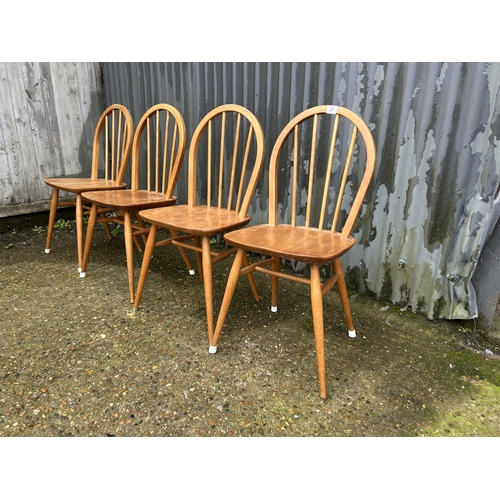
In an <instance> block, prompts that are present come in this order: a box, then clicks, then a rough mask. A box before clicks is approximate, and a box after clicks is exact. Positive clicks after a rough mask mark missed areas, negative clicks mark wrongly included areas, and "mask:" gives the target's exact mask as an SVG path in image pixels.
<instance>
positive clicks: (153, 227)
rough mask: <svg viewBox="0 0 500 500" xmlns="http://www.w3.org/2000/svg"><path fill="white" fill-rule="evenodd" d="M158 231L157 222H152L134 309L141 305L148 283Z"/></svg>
mask: <svg viewBox="0 0 500 500" xmlns="http://www.w3.org/2000/svg"><path fill="white" fill-rule="evenodd" d="M157 231H158V226H157V225H156V224H152V225H151V227H150V228H149V233H148V238H147V240H146V247H145V248H144V255H143V257H142V265H141V272H140V274H139V281H138V282H137V291H136V292H135V300H134V306H133V308H134V311H135V310H136V309H137V308H138V307H139V303H140V302H141V296H142V291H143V290H144V284H145V283H146V277H147V275H148V270H149V264H150V262H151V257H152V256H153V251H154V249H155V243H156V232H157Z"/></svg>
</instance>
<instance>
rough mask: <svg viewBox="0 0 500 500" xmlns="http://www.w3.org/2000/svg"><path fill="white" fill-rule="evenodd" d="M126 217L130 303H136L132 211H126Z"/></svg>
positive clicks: (125, 231)
mask: <svg viewBox="0 0 500 500" xmlns="http://www.w3.org/2000/svg"><path fill="white" fill-rule="evenodd" d="M123 217H124V238H125V255H126V257H127V275H128V289H129V294H130V302H131V303H132V304H133V303H134V236H133V231H132V219H131V216H130V211H129V210H126V211H125V213H124V214H123Z"/></svg>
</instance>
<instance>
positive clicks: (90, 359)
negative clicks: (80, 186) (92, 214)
mask: <svg viewBox="0 0 500 500" xmlns="http://www.w3.org/2000/svg"><path fill="white" fill-rule="evenodd" d="M47 219H48V216H47V214H40V215H39V217H38V218H37V217H36V216H24V217H19V218H15V219H14V218H11V220H3V221H2V223H3V225H2V231H1V234H0V307H1V310H2V319H1V323H0V367H1V372H0V377H1V378H2V380H1V384H0V436H311V437H312V436H325V437H326V436H339V437H340V436H497V435H499V434H500V418H499V415H500V389H499V386H500V357H499V356H498V354H499V353H500V350H499V349H498V347H499V346H498V342H497V340H496V339H497V337H496V336H495V335H492V334H491V332H485V331H481V330H480V329H479V328H478V326H477V325H476V323H475V322H474V321H468V322H453V321H441V320H440V321H429V320H427V319H425V318H423V317H421V316H418V315H416V314H414V313H412V312H411V311H408V310H407V309H406V308H405V307H404V305H403V306H402V305H394V304H386V303H380V302H377V301H376V300H374V299H373V298H370V297H367V296H361V295H356V294H354V293H353V294H351V297H350V301H351V307H352V311H353V319H354V322H355V325H356V330H357V337H356V338H355V339H351V338H349V337H348V335H347V328H346V325H345V320H344V317H343V314H342V310H341V307H340V301H339V298H338V295H337V293H336V291H332V292H329V293H328V294H327V295H325V298H324V301H325V308H324V310H325V347H326V366H327V392H328V398H327V399H326V400H322V399H320V397H319V392H318V381H317V366H316V356H315V349H314V336H313V330H312V321H311V310H310V298H309V291H308V287H307V286H305V285H302V284H300V283H295V282H288V281H283V282H282V283H280V296H279V308H278V312H277V313H272V312H271V311H270V301H271V290H270V279H269V277H267V276H265V275H257V276H256V281H257V286H258V289H259V293H260V295H261V300H260V301H259V302H255V300H254V299H253V296H252V294H251V291H250V289H249V286H248V282H247V281H246V280H244V279H242V280H240V282H239V284H238V287H237V290H236V293H235V296H234V298H233V302H232V306H231V310H230V314H229V316H228V318H227V320H226V324H225V327H224V330H223V333H222V337H221V340H220V343H219V350H218V353H217V354H215V355H212V354H209V353H208V340H207V334H206V323H205V305H204V294H203V284H202V282H201V280H200V279H199V276H198V275H195V276H190V275H189V274H188V273H187V270H186V267H185V265H184V263H183V261H182V259H181V257H180V254H179V252H178V251H177V249H175V248H173V247H164V248H158V249H157V250H155V253H154V257H153V259H152V262H151V266H150V271H149V274H148V279H147V281H146V287H145V290H144V293H143V296H142V302H141V305H140V308H139V309H138V310H137V311H136V312H133V311H132V305H131V304H130V302H129V298H128V285H127V273H126V262H125V250H124V241H123V231H122V230H121V229H120V228H117V230H116V231H115V233H116V234H115V236H114V237H113V238H112V239H111V240H108V238H107V236H106V233H105V231H104V230H103V229H99V230H97V231H96V235H95V238H94V243H93V247H92V252H91V255H90V260H89V264H88V267H87V276H86V277H85V278H83V279H82V278H80V277H79V274H78V272H77V256H76V236H75V229H74V223H72V222H71V221H70V218H68V219H64V218H61V219H60V222H59V223H58V225H57V228H56V229H55V234H54V237H53V242H52V245H51V247H52V250H51V253H49V254H46V253H45V251H44V249H45V239H46V223H47ZM141 261H142V254H141V253H139V252H138V251H136V253H135V266H136V278H137V277H138V273H139V269H140V265H141ZM193 262H194V260H193ZM229 266H230V261H226V262H220V263H217V264H215V266H214V273H213V274H214V300H215V312H216V313H217V311H218V309H219V306H220V301H221V297H222V294H223V292H224V287H225V283H226V279H227V274H228V270H229ZM493 333H495V332H493Z"/></svg>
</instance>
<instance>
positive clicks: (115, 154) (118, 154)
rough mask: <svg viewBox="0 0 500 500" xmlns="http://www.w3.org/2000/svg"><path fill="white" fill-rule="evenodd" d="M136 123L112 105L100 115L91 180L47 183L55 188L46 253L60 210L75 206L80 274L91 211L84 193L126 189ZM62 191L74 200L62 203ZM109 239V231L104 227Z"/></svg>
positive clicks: (61, 179) (56, 179) (65, 179)
mask: <svg viewBox="0 0 500 500" xmlns="http://www.w3.org/2000/svg"><path fill="white" fill-rule="evenodd" d="M133 135H134V123H133V120H132V115H131V114H130V112H129V110H128V109H127V108H126V107H125V106H122V105H121V104H112V105H111V106H109V107H108V108H106V109H105V110H104V112H103V114H102V115H101V117H100V119H99V122H98V123H97V127H96V130H95V133H94V142H93V148H92V167H91V172H90V178H83V177H51V178H47V179H44V181H45V183H46V184H48V185H49V186H50V187H52V201H51V204H50V213H49V224H48V228H47V242H46V245H45V253H50V245H51V242H52V234H53V231H54V224H55V222H56V215H57V209H58V208H60V207H67V206H74V207H75V219H76V240H77V250H78V272H81V267H82V260H83V217H84V216H86V215H88V211H89V207H87V206H84V204H83V202H82V193H84V192H86V191H95V190H110V189H113V190H115V189H125V188H126V187H127V185H126V184H125V183H124V182H123V178H124V175H125V171H126V168H127V164H128V160H129V156H130V151H131V148H132V137H133ZM59 191H67V192H69V193H75V195H76V199H75V200H68V201H60V200H59ZM105 228H106V231H107V233H108V237H109V238H111V232H110V230H109V227H108V226H107V225H105Z"/></svg>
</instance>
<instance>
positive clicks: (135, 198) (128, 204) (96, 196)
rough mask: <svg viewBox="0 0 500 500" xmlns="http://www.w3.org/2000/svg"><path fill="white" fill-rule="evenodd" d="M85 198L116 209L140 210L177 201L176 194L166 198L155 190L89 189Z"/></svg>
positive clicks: (90, 201)
mask: <svg viewBox="0 0 500 500" xmlns="http://www.w3.org/2000/svg"><path fill="white" fill-rule="evenodd" d="M83 199H84V200H85V201H87V202H89V203H97V204H98V205H106V206H109V207H113V208H114V209H115V210H139V209H144V208H148V207H151V208H154V207H163V206H165V205H166V204H173V203H175V202H176V201H177V198H176V197H175V196H172V197H171V198H166V197H165V195H164V194H163V193H156V192H153V191H146V190H141V191H131V190H129V189H127V190H124V191H89V192H86V193H85V194H84V195H83Z"/></svg>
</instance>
